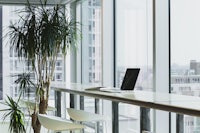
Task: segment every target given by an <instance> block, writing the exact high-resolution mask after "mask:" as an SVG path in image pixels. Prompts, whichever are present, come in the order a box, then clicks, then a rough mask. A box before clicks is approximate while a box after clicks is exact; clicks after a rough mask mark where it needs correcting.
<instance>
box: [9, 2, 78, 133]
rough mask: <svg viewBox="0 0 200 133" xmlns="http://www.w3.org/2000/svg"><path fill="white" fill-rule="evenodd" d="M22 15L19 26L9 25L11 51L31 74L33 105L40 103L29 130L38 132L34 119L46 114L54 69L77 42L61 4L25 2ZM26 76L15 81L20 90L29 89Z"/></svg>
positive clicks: (71, 25) (72, 25)
mask: <svg viewBox="0 0 200 133" xmlns="http://www.w3.org/2000/svg"><path fill="white" fill-rule="evenodd" d="M18 13H19V14H21V16H20V17H19V18H20V20H19V22H18V23H15V24H11V25H10V26H9V29H10V31H9V33H8V36H9V37H10V45H11V49H13V50H14V51H15V52H16V53H17V54H18V57H19V59H20V60H21V59H24V60H27V62H28V64H29V65H30V66H31V67H30V68H31V71H32V72H34V74H35V76H36V80H35V81H33V82H34V87H35V93H36V96H35V102H39V109H36V107H35V108H34V112H33V114H32V127H33V130H34V132H35V133H39V132H40V129H41V124H40V122H39V120H38V118H37V113H38V112H37V110H39V113H41V114H45V113H46V110H47V106H48V99H49V92H50V83H51V80H52V78H53V76H54V69H55V63H56V60H57V57H58V55H59V54H63V55H65V54H66V53H67V50H68V49H69V48H70V47H74V46H75V45H74V44H75V42H76V41H77V40H78V34H77V30H76V22H74V21H73V20H71V19H70V18H68V19H67V18H66V14H65V7H64V6H63V5H55V6H47V0H45V2H44V3H42V1H41V4H40V5H39V6H34V5H31V4H30V3H29V1H27V6H26V8H24V9H23V10H20V11H19V12H18ZM27 81H30V79H28V78H27V77H25V78H24V79H21V80H18V83H20V84H21V83H22V84H21V85H20V87H21V88H25V89H26V88H28V87H27V86H26V85H25V86H24V85H23V82H25V83H29V84H32V82H27Z"/></svg>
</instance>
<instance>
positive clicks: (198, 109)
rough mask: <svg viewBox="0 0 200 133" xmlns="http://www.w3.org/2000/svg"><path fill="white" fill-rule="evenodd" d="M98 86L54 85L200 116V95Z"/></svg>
mask: <svg viewBox="0 0 200 133" xmlns="http://www.w3.org/2000/svg"><path fill="white" fill-rule="evenodd" d="M88 88H90V89H88ZM92 88H93V89H92ZM96 88H98V86H97V85H82V84H75V83H71V84H67V85H65V84H59V85H52V89H54V90H56V91H61V92H68V93H71V94H77V95H82V96H89V97H93V98H97V99H105V100H110V101H115V102H121V103H127V104H132V105H137V106H140V107H146V108H152V109H159V110H163V111H168V112H175V113H179V114H187V115H193V116H200V97H195V96H185V95H177V94H168V93H157V92H148V91H138V90H134V91H133V92H120V93H119V92H117V93H113V92H112V93H110V92H103V91H99V90H98V89H96Z"/></svg>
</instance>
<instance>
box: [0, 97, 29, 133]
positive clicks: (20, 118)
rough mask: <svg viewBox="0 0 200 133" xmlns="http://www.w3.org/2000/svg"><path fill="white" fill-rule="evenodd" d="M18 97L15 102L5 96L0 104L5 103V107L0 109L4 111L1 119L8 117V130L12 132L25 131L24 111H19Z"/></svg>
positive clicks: (19, 132) (21, 132)
mask: <svg viewBox="0 0 200 133" xmlns="http://www.w3.org/2000/svg"><path fill="white" fill-rule="evenodd" d="M18 103H19V99H18V100H17V102H16V101H15V100H14V99H13V98H12V97H9V96H7V100H5V102H2V103H1V104H4V105H6V106H7V107H8V108H7V109H2V110H0V111H5V114H4V116H3V120H5V119H6V117H10V121H9V130H10V132H12V133H25V132H26V131H25V125H24V113H23V112H22V111H21V108H20V106H19V104H18Z"/></svg>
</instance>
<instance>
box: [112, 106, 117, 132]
mask: <svg viewBox="0 0 200 133" xmlns="http://www.w3.org/2000/svg"><path fill="white" fill-rule="evenodd" d="M118 104H119V103H118V102H112V133H119V109H118Z"/></svg>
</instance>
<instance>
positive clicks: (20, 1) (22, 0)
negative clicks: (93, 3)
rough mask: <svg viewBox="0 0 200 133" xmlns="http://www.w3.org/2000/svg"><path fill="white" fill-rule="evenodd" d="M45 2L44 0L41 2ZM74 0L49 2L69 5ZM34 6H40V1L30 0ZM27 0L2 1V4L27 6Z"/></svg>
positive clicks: (48, 1)
mask: <svg viewBox="0 0 200 133" xmlns="http://www.w3.org/2000/svg"><path fill="white" fill-rule="evenodd" d="M41 1H43V2H44V0H41ZM71 1H73V0H47V3H48V4H67V3H70V2H71ZM29 2H30V3H32V4H40V0H29ZM26 3H27V0H0V4H26Z"/></svg>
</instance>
